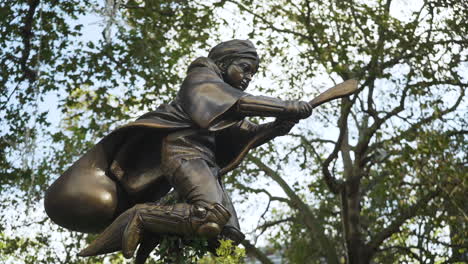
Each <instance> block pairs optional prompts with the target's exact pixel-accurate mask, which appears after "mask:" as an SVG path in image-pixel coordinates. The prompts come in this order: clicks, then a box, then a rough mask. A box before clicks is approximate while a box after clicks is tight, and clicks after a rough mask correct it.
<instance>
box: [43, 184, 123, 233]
mask: <svg viewBox="0 0 468 264" xmlns="http://www.w3.org/2000/svg"><path fill="white" fill-rule="evenodd" d="M109 181H112V180H111V179H109ZM117 203H118V197H117V189H116V186H115V183H113V182H109V183H106V184H102V182H93V183H92V182H86V183H84V182H83V183H81V184H75V183H73V182H72V181H67V180H66V179H65V180H63V179H58V180H57V181H56V182H55V183H54V184H53V185H52V186H50V188H49V189H48V190H47V192H46V196H45V199H44V206H45V210H46V213H47V215H48V216H49V217H50V218H51V219H52V221H54V222H55V223H56V224H58V225H60V226H62V227H65V228H67V229H70V230H74V231H80V232H98V231H100V230H102V229H103V228H104V227H106V226H107V225H108V224H109V223H110V222H111V221H112V219H113V217H114V216H115V214H116V210H117Z"/></svg>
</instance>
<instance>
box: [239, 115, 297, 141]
mask: <svg viewBox="0 0 468 264" xmlns="http://www.w3.org/2000/svg"><path fill="white" fill-rule="evenodd" d="M298 121H299V120H280V119H277V120H275V121H273V122H268V123H264V124H261V125H257V124H254V123H252V122H250V121H248V120H243V121H242V122H241V123H240V125H239V126H236V128H237V130H238V133H239V134H240V135H242V137H243V138H244V140H250V139H251V138H253V137H255V136H256V135H257V134H259V133H263V131H265V130H271V131H274V132H273V133H270V134H269V136H268V137H266V138H264V139H263V140H261V141H260V142H258V143H257V144H255V146H253V147H254V148H256V147H258V146H260V145H263V144H265V143H267V142H268V141H270V140H272V139H274V138H275V137H278V136H284V135H286V134H288V133H289V131H290V130H291V129H292V128H293V127H294V125H296V124H297V122H298Z"/></svg>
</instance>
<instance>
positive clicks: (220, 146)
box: [45, 40, 356, 263]
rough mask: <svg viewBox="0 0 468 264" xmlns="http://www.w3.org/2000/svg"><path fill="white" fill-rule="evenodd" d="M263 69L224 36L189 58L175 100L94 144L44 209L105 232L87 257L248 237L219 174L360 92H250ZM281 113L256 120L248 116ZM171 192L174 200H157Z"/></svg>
mask: <svg viewBox="0 0 468 264" xmlns="http://www.w3.org/2000/svg"><path fill="white" fill-rule="evenodd" d="M258 67H259V57H258V55H257V52H256V49H255V47H254V45H253V44H252V43H251V42H250V41H248V40H230V41H226V42H223V43H221V44H219V45H217V46H215V47H214V48H212V49H211V51H210V52H209V54H208V57H200V58H197V59H196V60H195V61H193V62H192V63H191V64H190V66H189V67H188V70H187V77H186V78H185V80H184V81H183V83H182V85H181V87H180V90H179V92H178V94H177V97H176V98H175V99H174V100H173V101H172V102H171V103H170V104H167V105H161V106H159V107H158V108H157V109H156V110H154V111H152V112H149V113H146V114H144V115H143V116H141V117H140V118H138V119H137V120H136V121H134V122H131V123H129V124H127V125H125V126H123V127H120V128H118V129H116V130H114V131H113V132H111V133H110V134H109V135H108V136H106V137H104V138H103V139H102V140H101V141H100V142H99V143H97V144H96V145H95V146H94V147H93V148H91V149H90V150H89V151H88V152H87V153H86V154H85V155H84V156H83V157H81V158H80V159H79V160H78V161H76V162H75V163H74V164H73V165H72V166H71V167H70V168H69V169H68V170H67V171H65V172H64V173H63V174H62V175H61V176H60V177H59V178H58V179H57V180H56V181H55V182H54V183H53V184H52V185H51V186H50V188H49V189H48V190H47V193H46V197H45V209H46V212H47V214H48V215H49V217H50V218H51V219H52V220H53V221H54V222H55V223H57V224H58V225H60V226H63V227H65V228H68V229H70V230H74V231H80V232H101V233H100V235H99V236H98V237H97V239H96V240H94V241H93V242H92V243H91V244H90V245H89V246H88V247H87V248H85V249H84V250H82V251H81V252H80V255H81V256H93V255H100V254H106V253H110V252H115V251H122V253H123V255H124V256H125V257H126V258H131V257H132V256H133V255H134V253H135V251H136V249H137V247H138V246H139V249H138V253H137V257H136V262H137V263H144V262H145V260H146V258H147V257H148V255H149V254H150V252H151V251H152V250H153V249H154V248H155V247H156V246H157V244H158V242H159V241H160V239H161V237H163V236H165V235H175V236H180V237H185V238H187V237H188V238H191V237H194V238H197V237H200V238H206V239H207V240H208V242H209V243H211V245H216V243H217V241H218V239H220V238H225V239H230V240H232V241H234V243H236V244H238V243H240V242H241V241H242V240H243V239H244V234H243V233H242V232H241V231H240V227H239V222H238V219H237V215H236V211H235V209H234V206H233V205H232V202H231V199H230V197H229V196H228V194H227V193H226V192H225V189H224V186H223V183H222V181H221V177H220V176H221V175H223V174H225V173H227V172H228V171H230V170H232V169H234V168H235V167H236V166H237V165H238V164H239V163H240V162H241V161H242V159H243V158H244V157H245V155H246V154H247V152H248V151H249V149H251V148H254V147H257V146H260V145H262V144H263V143H266V142H268V141H270V140H272V139H274V138H275V137H277V136H282V135H285V134H287V133H288V132H289V131H290V130H291V128H292V127H293V126H294V125H295V124H296V123H297V122H298V121H299V120H300V119H304V118H307V117H309V116H310V115H311V113H312V109H313V108H314V107H316V106H318V105H320V104H322V103H324V102H327V101H330V100H332V99H336V98H340V97H343V96H347V95H349V94H351V93H352V92H354V91H355V89H356V81H354V80H350V81H347V82H344V83H342V84H340V85H338V86H335V87H333V88H331V89H329V90H328V91H326V92H325V93H323V94H321V95H320V96H319V97H317V98H316V99H314V100H313V101H311V102H309V103H308V102H303V101H283V100H280V99H277V98H272V97H267V96H254V95H251V94H248V93H246V92H244V90H245V89H246V88H247V87H248V85H249V82H250V81H251V79H252V77H253V75H255V73H256V72H257V70H258ZM251 116H262V117H276V120H275V121H274V122H270V123H266V124H261V125H257V124H254V123H252V122H250V121H248V120H247V119H246V118H248V117H251ZM171 189H174V191H175V193H176V194H177V196H178V201H179V202H177V203H175V204H170V205H167V204H163V203H160V202H158V201H160V200H161V199H162V198H163V197H165V196H166V195H167V194H168V193H169V191H170V190H171Z"/></svg>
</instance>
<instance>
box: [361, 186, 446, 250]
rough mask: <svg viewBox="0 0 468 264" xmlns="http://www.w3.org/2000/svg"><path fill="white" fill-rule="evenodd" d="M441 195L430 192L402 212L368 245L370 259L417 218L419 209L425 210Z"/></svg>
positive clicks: (438, 191) (435, 191)
mask: <svg viewBox="0 0 468 264" xmlns="http://www.w3.org/2000/svg"><path fill="white" fill-rule="evenodd" d="M439 193H440V190H439V189H436V190H433V191H430V192H429V193H428V194H426V195H425V196H423V197H422V198H421V199H420V200H419V201H418V202H417V203H415V204H413V205H412V206H410V207H408V208H405V209H403V210H400V213H399V215H398V217H397V218H396V219H395V220H394V221H393V222H392V223H391V224H390V225H388V226H387V227H386V228H384V229H383V230H382V231H381V232H380V233H378V234H377V235H376V236H374V237H373V238H372V239H371V240H370V241H369V242H368V243H367V244H366V251H367V254H368V255H369V257H371V256H372V255H374V254H375V252H376V251H377V250H378V248H379V247H380V245H381V244H382V243H383V242H384V241H385V240H386V239H387V238H389V237H390V236H391V235H393V234H395V233H398V232H400V227H401V226H402V225H403V224H404V223H405V222H406V221H407V220H408V219H411V218H413V217H414V216H416V215H417V214H418V212H419V209H421V208H423V207H424V206H425V205H426V204H427V203H429V202H430V201H431V200H432V199H434V198H435V197H436V196H437V195H438V194H439Z"/></svg>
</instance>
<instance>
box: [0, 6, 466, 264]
mask: <svg viewBox="0 0 468 264" xmlns="http://www.w3.org/2000/svg"><path fill="white" fill-rule="evenodd" d="M467 16H468V6H467V4H466V3H465V1H461V0H459V1H456V0H452V1H440V0H421V1H403V0H399V1H397V0H393V1H391V0H387V1H378V0H376V1H348V0H347V1H333V0H330V1H314V0H303V1H263V0H258V1H249V0H238V1H230V0H222V1H184V0H173V1H157V0H154V1H149V0H147V1H117V0H114V1H112V0H107V1H97V0H96V1H91V0H85V1H53V0H43V1H40V0H27V1H26V0H22V1H20V0H19V1H1V2H0V20H1V23H0V32H1V34H0V46H1V49H0V89H1V90H0V124H1V130H0V136H1V139H0V199H1V203H0V206H1V208H2V209H1V210H2V213H1V214H0V217H1V219H0V262H6V263H102V262H103V261H104V262H106V263H109V262H112V263H120V262H122V261H123V258H122V256H121V255H118V254H115V255H110V256H107V257H105V258H90V259H79V258H77V257H76V252H77V250H78V249H79V248H81V247H83V245H84V244H85V243H86V241H89V239H92V237H88V236H86V235H83V234H80V233H74V232H69V231H66V230H63V229H61V228H59V227H57V226H56V225H54V224H53V223H51V222H50V221H49V220H48V219H47V217H46V216H45V214H44V212H43V208H42V198H43V194H44V191H45V189H46V188H47V186H48V185H49V184H50V183H51V182H52V181H53V180H54V179H56V178H57V177H58V176H59V175H60V174H61V172H63V171H64V170H65V169H66V168H67V166H69V165H70V164H71V163H72V162H73V161H74V160H76V159H77V158H78V157H79V156H81V155H82V154H83V153H84V152H85V151H86V150H87V149H88V148H89V147H90V146H92V145H93V144H94V143H95V142H96V141H97V140H99V139H100V138H101V137H102V136H104V135H105V134H107V133H108V132H109V131H111V130H112V129H114V128H116V127H118V126H119V125H121V124H124V123H126V122H127V121H129V120H132V119H134V118H136V117H137V116H138V115H139V114H141V113H144V112H145V111H148V110H150V109H152V108H154V107H156V106H157V105H158V104H161V103H164V102H168V101H170V100H171V98H172V97H173V96H174V94H175V93H176V91H177V87H178V85H179V84H180V82H181V81H182V79H183V77H184V72H185V69H186V67H187V65H188V64H189V63H190V61H191V60H192V59H194V58H195V57H196V56H203V55H206V53H207V51H208V50H209V48H210V47H211V46H213V45H215V44H216V43H218V42H219V41H221V40H226V39H229V38H249V39H251V40H252V41H253V42H254V43H255V44H256V45H257V48H258V50H259V53H260V56H261V57H262V65H261V69H260V72H259V74H257V75H258V76H256V80H255V81H254V82H253V84H252V86H253V87H252V88H249V90H250V91H251V92H252V93H254V94H266V95H270V96H277V97H281V98H284V99H304V100H306V99H311V98H313V97H314V96H316V95H318V94H319V93H320V91H323V90H325V89H326V88H328V87H330V86H332V85H334V84H336V83H339V82H341V81H343V80H346V79H349V78H356V79H358V80H359V93H357V94H356V95H355V96H351V97H350V98H348V99H343V100H338V101H335V102H332V103H329V104H327V105H326V106H322V107H320V108H318V109H316V110H315V112H314V114H313V116H312V117H311V118H310V119H308V120H305V121H302V122H301V123H300V124H299V125H298V126H297V127H296V128H295V129H294V130H293V131H292V133H291V134H290V135H288V136H285V137H283V138H281V139H276V140H275V141H273V142H272V143H270V144H267V145H264V146H262V147H261V148H259V149H257V150H255V151H254V152H252V153H251V154H250V155H249V157H248V159H247V160H246V161H244V162H243V163H242V165H241V166H240V168H238V169H237V170H236V171H234V172H233V173H231V174H229V175H228V176H227V177H226V181H227V183H228V187H229V188H230V190H231V192H232V195H233V197H234V199H235V203H236V205H238V207H239V208H240V209H241V212H240V215H241V219H242V222H243V223H245V224H244V225H243V226H244V231H245V232H246V233H247V235H248V236H247V238H248V240H246V241H244V243H243V246H244V247H245V248H246V251H247V253H248V254H249V255H250V256H252V257H255V258H256V259H257V260H258V261H260V262H261V263H272V261H273V259H274V256H280V258H282V259H283V261H288V262H289V263H324V262H326V263H463V262H466V261H467V249H468V241H467V239H466V238H467V237H468V226H467V222H468V221H467V220H468V207H467V203H466V193H467V179H468V177H467V173H466V171H467V169H466V165H467V158H466V152H467V149H466V146H467V144H466V137H467V136H466V135H467V123H466V120H467V112H468V111H467V110H468V109H467V98H466V88H467V86H468V70H467V69H468V67H467V66H468V63H467V54H468V52H467V47H468V40H467V36H468V27H467V21H466V17H467ZM255 121H259V122H263V121H264V120H257V119H255ZM256 201H265V202H263V203H256ZM254 212H261V214H258V213H254ZM156 259H157V257H156V256H155V257H154V258H153V260H152V261H153V262H154V261H156Z"/></svg>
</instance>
